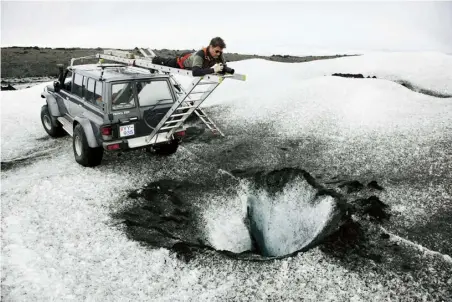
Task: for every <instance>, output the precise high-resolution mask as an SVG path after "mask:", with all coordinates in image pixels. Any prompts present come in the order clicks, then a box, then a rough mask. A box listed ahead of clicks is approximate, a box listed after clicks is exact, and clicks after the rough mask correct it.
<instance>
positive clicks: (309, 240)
mask: <svg viewBox="0 0 452 302" xmlns="http://www.w3.org/2000/svg"><path fill="white" fill-rule="evenodd" d="M238 174H239V175H240V176H241V177H243V178H244V179H246V182H247V185H246V189H244V190H243V192H242V195H244V196H242V198H241V199H242V202H244V203H246V211H245V213H244V214H243V216H244V225H245V227H240V224H239V223H237V222H238V221H237V220H235V221H234V219H233V215H226V214H225V212H227V211H232V210H230V209H227V208H224V209H221V211H220V213H216V215H217V216H218V215H222V216H225V217H226V219H220V220H218V221H215V219H210V224H211V225H208V226H207V227H210V230H211V232H213V234H211V236H210V240H209V241H210V242H211V243H213V246H214V247H216V248H218V249H221V250H228V251H230V252H234V253H240V252H242V253H248V254H249V253H250V252H251V253H254V254H258V255H260V256H263V257H270V258H273V257H284V256H288V255H291V254H293V253H296V252H300V251H305V250H308V249H309V248H312V247H314V246H316V245H317V244H319V243H320V242H321V241H322V240H323V239H324V238H325V237H326V236H328V235H330V234H331V233H332V232H333V231H335V230H336V229H337V228H338V227H339V223H340V221H341V218H342V217H343V214H344V212H345V210H344V207H343V206H342V205H343V204H344V202H343V201H342V200H341V197H340V196H339V194H337V193H335V192H334V191H329V190H326V189H325V188H323V187H322V186H321V185H320V184H318V183H317V182H316V180H315V179H314V178H313V177H312V176H311V175H310V174H309V173H307V172H306V171H303V170H299V169H282V170H276V171H271V172H268V173H267V172H257V173H256V172H254V173H253V172H251V173H250V174H247V173H246V172H244V171H240V172H239V173H238ZM221 212H222V213H221ZM231 218H232V219H231ZM212 225H213V226H212ZM228 225H229V227H228ZM228 229H229V230H231V231H230V232H228V231H227V230H228ZM215 230H216V232H215ZM218 230H220V231H218ZM245 231H246V232H247V234H246V235H247V236H248V238H249V241H246V236H244V234H243V232H245ZM237 237H238V239H237ZM228 245H229V246H228Z"/></svg>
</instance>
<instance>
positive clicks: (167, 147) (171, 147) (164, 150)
mask: <svg viewBox="0 0 452 302" xmlns="http://www.w3.org/2000/svg"><path fill="white" fill-rule="evenodd" d="M178 147H179V141H177V140H172V141H171V142H170V143H169V144H161V145H158V146H155V147H154V150H155V153H156V154H158V155H163V156H166V155H171V154H174V153H176V151H177V148H178Z"/></svg>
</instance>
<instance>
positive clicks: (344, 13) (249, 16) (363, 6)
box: [1, 0, 452, 55]
mask: <svg viewBox="0 0 452 302" xmlns="http://www.w3.org/2000/svg"><path fill="white" fill-rule="evenodd" d="M1 9H2V11H1V44H2V47H6V46H13V45H19V46H35V45H36V46H44V47H45V46H47V47H113V48H114V47H117V48H133V47H135V46H143V47H144V46H146V47H147V46H150V47H151V48H157V49H160V48H170V49H193V48H194V49H197V48H200V47H203V46H206V45H207V44H208V42H209V41H210V39H211V38H212V37H214V36H221V37H222V38H223V39H224V40H225V41H226V44H227V49H226V51H227V52H239V53H249V54H277V53H278V54H294V55H297V54H299V55H302V54H322V53H325V54H326V53H346V52H348V53H350V52H366V51H380V50H384V51H441V52H445V53H452V2H408V1H407V2H338V1H335V2H276V1H275V2H258V1H253V2H232V1H229V2H218V1H217V2H212V1H209V2H191V1H183V2H169V1H165V2H155V1H147V2H132V1H127V2H126V1H124V2H118V1H102V2H94V1H90V2H82V1H72V2H56V1H33V2H17V1H14V2H8V1H3V0H2V2H1Z"/></svg>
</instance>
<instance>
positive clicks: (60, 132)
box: [41, 105, 66, 137]
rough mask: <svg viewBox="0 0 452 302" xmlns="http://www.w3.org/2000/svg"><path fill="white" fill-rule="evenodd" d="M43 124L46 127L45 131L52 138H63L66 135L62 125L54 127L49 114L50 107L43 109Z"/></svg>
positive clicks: (43, 107) (45, 106)
mask: <svg viewBox="0 0 452 302" xmlns="http://www.w3.org/2000/svg"><path fill="white" fill-rule="evenodd" d="M41 123H42V126H43V127H44V130H45V131H46V132H47V134H48V135H50V136H51V137H61V136H65V135H66V131H64V129H63V127H62V126H61V125H59V126H57V127H55V126H53V125H52V117H51V115H50V112H49V107H48V106H47V105H44V106H42V107H41Z"/></svg>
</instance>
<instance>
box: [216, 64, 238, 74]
mask: <svg viewBox="0 0 452 302" xmlns="http://www.w3.org/2000/svg"><path fill="white" fill-rule="evenodd" d="M234 72H235V70H234V69H232V68H230V67H228V66H226V64H224V65H223V70H222V71H220V72H219V73H221V74H226V73H229V74H234Z"/></svg>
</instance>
